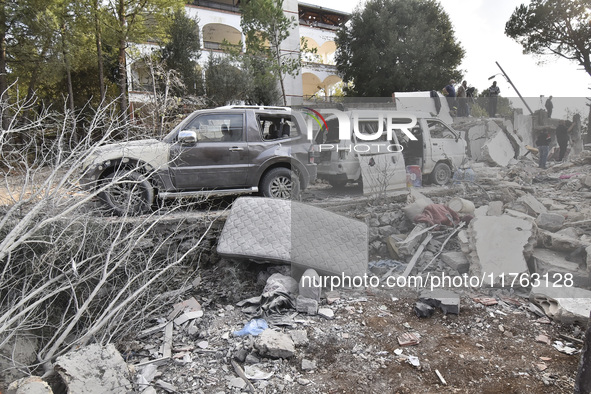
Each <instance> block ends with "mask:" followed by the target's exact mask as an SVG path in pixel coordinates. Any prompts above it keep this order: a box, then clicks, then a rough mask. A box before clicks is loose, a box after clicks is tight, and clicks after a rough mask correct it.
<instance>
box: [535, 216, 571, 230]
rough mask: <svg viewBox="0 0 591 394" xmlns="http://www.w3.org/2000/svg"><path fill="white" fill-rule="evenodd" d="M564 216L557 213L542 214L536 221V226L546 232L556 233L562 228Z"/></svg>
mask: <svg viewBox="0 0 591 394" xmlns="http://www.w3.org/2000/svg"><path fill="white" fill-rule="evenodd" d="M563 223H564V216H562V215H559V214H557V213H550V212H542V213H540V215H539V216H538V218H537V219H536V224H537V225H538V227H539V228H542V229H544V230H548V231H552V232H556V231H558V230H560V229H561V228H562V225H563Z"/></svg>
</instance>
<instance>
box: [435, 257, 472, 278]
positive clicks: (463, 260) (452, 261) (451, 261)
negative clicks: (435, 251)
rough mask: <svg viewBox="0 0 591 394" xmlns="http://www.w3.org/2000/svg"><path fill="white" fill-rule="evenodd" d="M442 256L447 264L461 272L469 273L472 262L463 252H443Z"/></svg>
mask: <svg viewBox="0 0 591 394" xmlns="http://www.w3.org/2000/svg"><path fill="white" fill-rule="evenodd" d="M440 257H441V260H442V261H443V262H444V263H445V264H447V265H448V266H449V267H450V268H452V269H454V270H456V271H458V272H459V273H460V274H465V273H468V271H469V270H470V262H469V261H468V258H467V257H466V255H465V254H464V253H462V252H443V253H441V255H440Z"/></svg>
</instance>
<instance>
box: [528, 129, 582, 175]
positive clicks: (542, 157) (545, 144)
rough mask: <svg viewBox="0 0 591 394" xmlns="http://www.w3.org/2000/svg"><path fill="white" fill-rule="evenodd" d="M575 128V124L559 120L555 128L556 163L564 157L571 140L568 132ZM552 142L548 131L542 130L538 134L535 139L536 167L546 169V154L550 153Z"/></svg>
mask: <svg viewBox="0 0 591 394" xmlns="http://www.w3.org/2000/svg"><path fill="white" fill-rule="evenodd" d="M574 126H575V122H571V121H567V120H561V121H560V122H559V123H558V127H557V128H556V143H557V144H558V161H559V162H561V161H563V160H564V157H565V156H566V150H567V148H568V143H569V141H570V140H571V137H570V132H571V131H572V129H573V127H574ZM551 142H552V136H551V135H550V131H548V130H544V131H542V132H541V133H539V134H538V138H537V139H536V145H537V147H538V154H539V157H538V167H540V168H546V162H547V161H548V153H549V152H550V143H551Z"/></svg>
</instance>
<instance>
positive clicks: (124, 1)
mask: <svg viewBox="0 0 591 394" xmlns="http://www.w3.org/2000/svg"><path fill="white" fill-rule="evenodd" d="M183 7H184V1H182V0H109V1H108V5H107V10H108V11H109V13H110V15H111V16H112V17H113V18H114V20H115V21H116V22H115V23H114V24H113V26H111V27H112V28H113V29H114V31H115V32H116V35H117V48H118V57H117V59H118V60H117V64H118V69H117V71H118V74H117V78H118V86H119V95H120V103H119V105H120V108H121V113H122V114H124V115H125V114H127V110H128V106H129V103H128V99H127V57H126V49H127V46H128V43H129V42H146V41H158V40H161V39H163V37H164V36H165V31H166V29H167V26H168V25H169V23H170V21H171V15H172V14H173V13H174V12H175V11H176V10H178V9H181V8H183Z"/></svg>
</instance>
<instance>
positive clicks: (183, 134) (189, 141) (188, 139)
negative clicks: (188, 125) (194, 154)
mask: <svg viewBox="0 0 591 394" xmlns="http://www.w3.org/2000/svg"><path fill="white" fill-rule="evenodd" d="M178 141H179V142H180V143H181V144H183V145H193V144H195V143H196V142H197V133H195V132H194V131H193V130H181V131H180V132H179V136H178Z"/></svg>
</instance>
